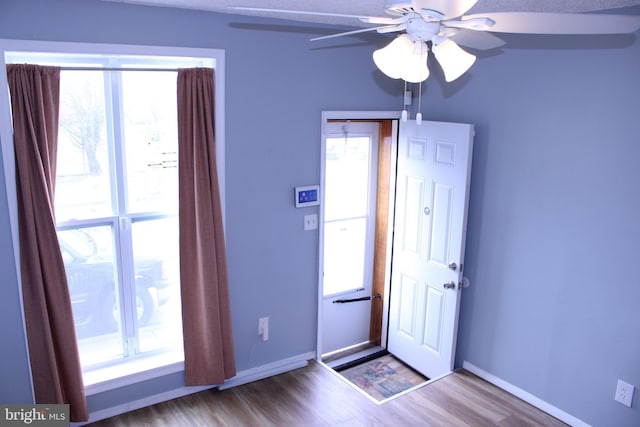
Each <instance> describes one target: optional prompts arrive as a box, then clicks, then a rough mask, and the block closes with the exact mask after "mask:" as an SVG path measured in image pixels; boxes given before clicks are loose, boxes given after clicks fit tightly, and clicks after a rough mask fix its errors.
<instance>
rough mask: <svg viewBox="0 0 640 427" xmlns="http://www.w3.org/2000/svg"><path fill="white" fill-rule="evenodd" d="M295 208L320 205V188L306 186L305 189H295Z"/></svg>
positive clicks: (317, 186)
mask: <svg viewBox="0 0 640 427" xmlns="http://www.w3.org/2000/svg"><path fill="white" fill-rule="evenodd" d="M295 194H296V208H305V207H307V206H316V205H319V204H320V186H319V185H307V186H306V187H296V188H295Z"/></svg>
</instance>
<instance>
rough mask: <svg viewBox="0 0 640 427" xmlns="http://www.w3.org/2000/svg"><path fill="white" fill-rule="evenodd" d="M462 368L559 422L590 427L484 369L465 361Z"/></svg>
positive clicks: (575, 426)
mask: <svg viewBox="0 0 640 427" xmlns="http://www.w3.org/2000/svg"><path fill="white" fill-rule="evenodd" d="M462 367H463V368H464V369H466V370H467V371H469V372H471V373H473V374H475V375H477V376H479V377H480V378H482V379H483V380H485V381H488V382H490V383H491V384H493V385H495V386H496V387H499V388H501V389H502V390H504V391H506V392H509V393H511V394H513V395H514V396H516V397H519V398H520V399H522V400H524V401H525V402H527V403H528V404H530V405H533V406H535V407H536V408H538V409H540V410H542V411H544V412H546V413H547V414H549V415H551V416H553V417H556V418H557V419H559V420H560V421H563V422H565V423H567V424H569V425H571V426H573V427H591V426H590V425H589V424H587V423H585V422H584V421H582V420H580V419H578V418H576V417H574V416H573V415H571V414H569V413H567V412H565V411H563V410H562V409H559V408H556V407H555V406H553V405H552V404H550V403H548V402H545V401H544V400H542V399H540V398H539V397H537V396H534V395H533V394H531V393H529V392H527V391H524V390H523V389H521V388H519V387H516V386H515V385H513V384H511V383H509V382H507V381H505V380H503V379H501V378H499V377H497V376H495V375H493V374H491V373H489V372H487V371H485V370H484V369H481V368H478V367H477V366H475V365H474V364H472V363H471V362H468V361H466V360H465V361H463V362H462Z"/></svg>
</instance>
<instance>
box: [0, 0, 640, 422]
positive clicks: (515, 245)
mask: <svg viewBox="0 0 640 427" xmlns="http://www.w3.org/2000/svg"><path fill="white" fill-rule="evenodd" d="M630 11H631V12H633V13H636V14H640V10H639V9H638V8H636V9H631V10H630ZM320 32H321V30H317V27H309V26H306V25H303V24H297V23H285V22H282V21H273V20H259V19H253V18H246V17H231V16H227V15H217V14H210V13H199V12H193V11H186V10H172V9H164V8H145V7H140V6H128V5H121V4H113V3H103V2H99V1H95V0H82V1H81V0H56V1H51V0H49V1H45V0H2V3H1V4H0V38H16V39H42V40H60V41H77V42H104V43H131V44H152V45H177V46H189V47H207V48H223V49H225V50H226V57H227V69H226V71H227V88H226V89H227V106H226V125H227V140H226V144H227V154H226V169H227V177H226V179H227V181H226V182H227V196H226V203H227V230H228V232H227V240H228V249H229V269H230V280H231V288H232V289H231V298H232V309H233V322H234V337H235V345H236V356H237V361H238V367H239V369H240V370H244V369H248V368H251V367H256V366H260V365H263V364H266V363H270V362H274V361H278V360H281V359H284V358H287V357H291V356H295V355H298V354H303V353H307V352H310V351H313V350H314V349H315V329H316V271H317V236H316V235H315V234H313V233H309V232H306V233H305V232H303V231H302V215H303V214H304V213H307V212H300V211H299V210H296V209H295V208H294V207H293V204H292V200H291V199H292V197H291V193H292V187H294V186H296V185H306V184H312V183H317V182H318V181H319V164H320V160H319V141H320V112H321V111H322V110H350V109H358V110H388V109H397V108H398V105H399V104H400V103H401V99H400V97H399V96H398V94H399V93H400V92H401V91H402V87H401V85H399V84H398V82H395V81H391V80H388V79H385V78H383V77H382V76H381V75H380V73H379V72H377V71H376V70H375V67H374V66H373V64H372V61H371V56H370V55H371V51H372V50H373V49H374V48H375V43H384V41H383V40H382V39H381V38H379V37H378V38H376V37H373V38H355V37H354V38H350V39H341V40H339V41H333V42H330V43H329V42H322V44H310V43H309V42H308V38H309V37H311V36H314V35H316V34H318V33H320ZM508 42H509V45H508V47H505V48H504V49H502V50H498V51H496V52H490V53H485V54H482V57H481V58H479V60H478V62H477V63H476V65H475V66H474V67H473V68H472V70H471V72H470V73H469V74H468V75H467V76H465V77H463V78H462V79H461V80H459V81H457V82H454V83H452V84H445V83H443V79H442V76H441V73H440V72H439V71H438V70H437V68H436V67H435V66H433V67H432V68H433V70H432V77H431V78H430V79H429V80H428V81H427V84H426V88H425V90H424V94H423V114H424V116H425V118H427V119H432V120H444V121H458V122H469V123H474V124H475V125H476V131H477V135H476V139H475V152H474V159H473V162H474V164H473V174H472V187H471V202H470V212H469V230H468V237H467V257H466V268H465V269H466V275H467V276H468V277H469V278H470V280H471V287H470V288H469V289H467V290H465V291H464V294H463V301H462V309H461V318H460V331H459V340H458V351H457V363H458V365H461V364H462V362H463V361H464V360H467V361H469V362H471V363H473V364H474V365H476V366H478V367H480V368H482V369H484V370H486V371H488V372H490V373H491V374H493V375H496V376H497V377H500V378H502V379H503V380H505V381H508V382H510V383H512V384H513V385H515V386H517V387H520V388H521V389H524V390H525V391H527V392H529V393H531V394H533V395H535V396H537V397H539V398H540V399H543V400H545V401H547V402H549V403H550V404H552V405H554V406H556V407H558V408H560V409H562V410H564V411H565V412H568V413H570V414H572V415H574V416H575V417H577V418H579V419H582V420H584V421H585V422H587V423H590V424H592V425H595V426H611V425H616V426H632V425H639V424H640V403H639V401H638V397H637V396H636V398H635V399H634V407H633V408H627V407H624V406H622V405H620V404H618V403H616V402H614V400H613V395H614V391H615V385H616V380H617V379H618V378H621V379H624V380H625V381H627V382H630V383H632V384H635V385H637V386H638V385H640V362H639V361H640V338H639V337H640V309H639V308H640V307H639V305H640V280H639V279H638V278H636V277H635V276H634V273H633V271H634V270H633V268H631V267H633V266H634V265H635V259H634V257H635V255H636V253H637V252H638V242H640V221H638V220H637V219H636V216H637V215H636V212H637V210H638V208H639V207H640V206H639V205H640V197H639V196H640V190H638V188H637V183H639V182H640V167H638V161H639V160H640V136H639V135H640V113H639V112H640V42H638V41H635V40H634V39H633V38H627V37H604V38H593V37H585V38H572V37H536V38H530V37H523V36H510V37H508ZM0 180H1V178H0ZM0 183H1V182H0ZM5 199H6V194H5V192H4V187H2V188H1V189H0V230H1V233H0V248H1V249H2V254H3V257H2V258H3V259H2V260H1V261H0V262H1V263H2V267H3V272H5V264H6V265H7V270H6V271H7V273H6V274H3V286H4V289H6V290H5V292H7V295H9V297H10V299H9V302H7V301H6V300H3V301H2V304H3V306H2V308H4V307H5V305H6V306H7V307H9V308H10V307H13V305H12V304H15V301H16V299H17V295H18V294H17V285H16V280H15V271H14V270H13V269H12V268H13V267H12V266H13V264H12V261H11V262H9V261H7V260H5V258H10V257H11V256H12V250H11V245H10V241H9V228H8V220H7V215H6V201H5ZM5 254H6V255H5ZM11 301H13V302H11ZM0 316H2V317H0V320H1V321H2V322H3V323H2V324H3V329H2V330H3V337H4V336H5V335H4V334H6V335H7V337H8V339H10V340H13V341H14V342H16V343H17V350H16V351H11V352H6V351H3V353H2V362H3V363H2V364H0V372H1V373H2V378H3V381H2V383H3V388H1V389H0V391H1V393H2V394H0V401H9V400H16V401H20V400H22V399H23V398H24V397H28V395H29V392H28V388H25V386H24V384H28V375H27V370H26V366H27V365H26V353H25V352H24V351H21V350H20V349H21V348H24V342H23V340H22V337H21V333H22V332H21V331H22V325H21V318H20V315H19V312H18V311H17V310H15V309H13V310H7V311H5V310H1V311H0ZM261 316H269V317H270V318H271V334H270V335H271V336H270V340H269V341H268V342H266V343H264V342H261V341H260V340H259V337H258V336H257V335H256V325H257V318H258V317H261ZM10 325H13V327H11V326H10ZM8 329H11V331H10V332H7V330H8ZM13 367H16V369H14V368H13ZM5 378H6V380H5ZM180 380H181V378H180V375H173V376H169V377H166V378H163V379H161V380H158V381H155V382H149V383H145V384H143V385H141V386H137V387H130V388H128V389H126V390H122V391H119V392H117V393H110V394H109V393H105V394H102V395H99V396H94V397H92V399H91V400H90V406H91V408H92V409H93V410H96V409H102V408H106V407H109V406H111V405H114V404H118V403H121V402H124V401H130V400H135V399H138V398H140V397H142V396H144V395H145V394H155V393H159V392H161V391H164V390H168V389H170V388H172V387H178V386H180V385H181V384H180ZM4 384H8V385H15V387H13V386H9V387H10V388H7V387H4ZM11 390H13V391H11Z"/></svg>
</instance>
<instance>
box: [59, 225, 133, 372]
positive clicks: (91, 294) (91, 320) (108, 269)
mask: <svg viewBox="0 0 640 427" xmlns="http://www.w3.org/2000/svg"><path fill="white" fill-rule="evenodd" d="M58 240H59V242H60V249H61V252H62V259H63V261H64V266H65V270H66V273H67V281H68V284H69V292H70V295H71V305H72V308H73V317H74V322H75V326H76V333H77V335H78V344H79V347H80V360H81V364H82V366H83V367H86V366H89V365H93V364H95V363H99V362H104V361H107V360H111V359H114V358H118V357H122V355H123V348H122V334H121V329H122V328H121V324H120V316H119V314H118V313H119V309H118V300H119V298H118V295H119V294H118V292H117V290H116V289H117V286H116V283H117V277H118V275H117V274H116V271H117V270H116V264H115V262H114V259H115V258H114V244H113V232H112V229H111V227H109V226H101V227H89V228H78V229H71V230H61V231H58Z"/></svg>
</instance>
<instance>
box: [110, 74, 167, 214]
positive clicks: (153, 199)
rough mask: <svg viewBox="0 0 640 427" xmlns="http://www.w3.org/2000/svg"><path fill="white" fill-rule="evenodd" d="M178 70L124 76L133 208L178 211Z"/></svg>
mask: <svg viewBox="0 0 640 427" xmlns="http://www.w3.org/2000/svg"><path fill="white" fill-rule="evenodd" d="M176 79H177V78H176V73H174V72H163V73H158V72H143V71H137V72H128V73H123V74H122V86H123V95H122V96H123V110H124V123H123V126H124V145H125V147H126V156H127V157H126V174H127V185H128V188H127V194H128V197H127V202H128V211H129V212H153V211H167V210H177V206H178V129H177V127H178V119H177V101H176Z"/></svg>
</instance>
